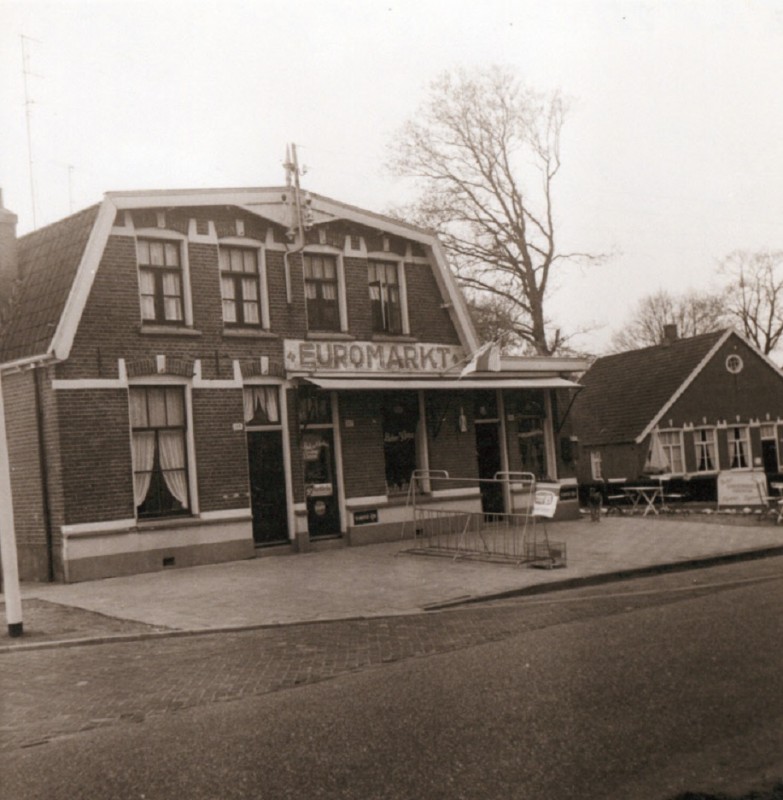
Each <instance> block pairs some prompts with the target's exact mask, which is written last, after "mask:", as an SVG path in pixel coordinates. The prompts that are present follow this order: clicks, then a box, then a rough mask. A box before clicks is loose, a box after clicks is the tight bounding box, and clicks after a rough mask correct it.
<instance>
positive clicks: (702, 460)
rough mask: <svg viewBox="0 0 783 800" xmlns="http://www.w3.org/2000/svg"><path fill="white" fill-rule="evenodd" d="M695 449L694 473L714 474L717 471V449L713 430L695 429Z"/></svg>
mask: <svg viewBox="0 0 783 800" xmlns="http://www.w3.org/2000/svg"><path fill="white" fill-rule="evenodd" d="M693 443H694V446H695V447H696V472H714V471H715V470H717V469H718V448H717V444H716V442H715V430H714V429H713V428H697V429H696V430H695V431H694V433H693Z"/></svg>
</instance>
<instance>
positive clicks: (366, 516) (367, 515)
mask: <svg viewBox="0 0 783 800" xmlns="http://www.w3.org/2000/svg"><path fill="white" fill-rule="evenodd" d="M377 521H378V509H377V508H371V509H368V510H367V511H354V512H353V524H354V525H369V524H370V523H371V522H377Z"/></svg>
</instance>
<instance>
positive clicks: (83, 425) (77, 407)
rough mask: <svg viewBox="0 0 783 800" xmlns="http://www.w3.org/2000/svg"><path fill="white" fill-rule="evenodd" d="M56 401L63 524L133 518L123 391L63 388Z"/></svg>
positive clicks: (129, 452) (131, 471) (126, 403)
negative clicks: (60, 461) (58, 419)
mask: <svg viewBox="0 0 783 800" xmlns="http://www.w3.org/2000/svg"><path fill="white" fill-rule="evenodd" d="M57 401H58V406H59V412H60V422H61V428H60V453H61V460H62V471H63V472H62V476H63V478H62V486H63V492H64V499H65V502H64V512H65V513H64V516H65V523H66V524H67V525H74V524H79V523H86V522H105V521H109V520H115V519H128V518H131V517H133V516H134V513H135V506H134V501H133V465H132V461H131V442H130V429H129V417H128V392H127V391H126V390H124V389H116V390H115V389H100V390H97V389H92V390H91V389H78V390H67V391H60V392H58V397H57Z"/></svg>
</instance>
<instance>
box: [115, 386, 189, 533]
mask: <svg viewBox="0 0 783 800" xmlns="http://www.w3.org/2000/svg"><path fill="white" fill-rule="evenodd" d="M139 389H143V390H146V391H149V390H150V389H163V390H166V389H178V390H179V391H180V392H181V395H182V413H183V423H182V425H181V426H162V427H160V426H158V427H150V426H143V427H134V424H133V416H132V413H133V412H132V401H131V392H132V391H133V390H139ZM190 389H191V387H190V385H189V384H188V383H187V382H183V381H171V380H168V379H166V380H158V379H155V378H154V377H151V376H147V377H146V378H139V379H138V380H137V381H133V382H129V384H128V431H129V437H130V446H131V452H133V435H134V433H135V432H137V431H146V430H157V431H160V430H179V429H181V430H182V432H183V445H184V459H185V464H184V472H185V486H186V488H187V498H188V506H186V507H184V508H182V509H178V510H175V511H170V512H164V513H158V514H140V513H139V506H137V505H136V504H135V497H134V508H133V513H134V517H135V518H136V520H137V521H138V522H162V521H166V520H176V519H181V518H183V517H189V516H197V515H198V514H199V503H198V491H197V480H196V461H195V455H194V454H195V446H194V440H193V412H192V397H191V391H190ZM155 441H156V444H155V447H156V454H155V461H156V462H157V461H158V459H159V456H158V447H159V444H158V443H159V437H158V435H157V434H156V437H155ZM161 478H162V479H163V480H164V481H165V479H164V478H163V476H162V473H161ZM135 480H136V470H134V469H133V464H132V463H131V486H134V483H135ZM147 491H148V492H149V487H148V490H147ZM169 491H170V490H169ZM145 499H146V497H145Z"/></svg>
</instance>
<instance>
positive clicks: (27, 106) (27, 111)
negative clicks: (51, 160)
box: [20, 33, 41, 230]
mask: <svg viewBox="0 0 783 800" xmlns="http://www.w3.org/2000/svg"><path fill="white" fill-rule="evenodd" d="M20 36H21V39H22V80H23V82H24V116H25V122H26V124H27V168H28V171H29V173H30V202H31V204H32V206H33V230H35V229H36V228H37V227H38V221H37V218H36V211H35V207H36V202H35V176H34V173H33V139H32V135H31V133H30V117H31V110H32V105H33V103H34V102H35V101H34V100H33V99H32V98H31V97H30V90H29V87H28V85H27V79H28V78H40V77H41V76H40V75H36V74H35V73H34V72H31V71H30V53H29V52H28V50H27V47H28V44H27V43H28V42H37V43H38V44H40V42H39V41H38V39H33V38H32V37H30V36H25V35H24V34H23V33H22V34H20Z"/></svg>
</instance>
